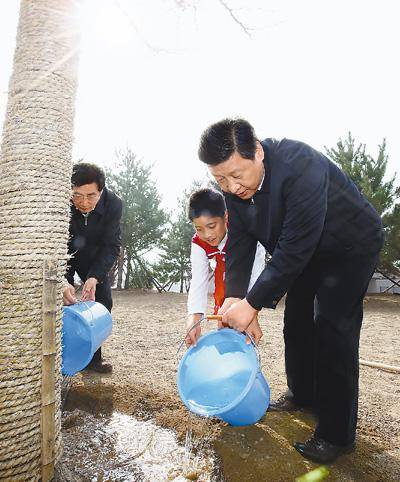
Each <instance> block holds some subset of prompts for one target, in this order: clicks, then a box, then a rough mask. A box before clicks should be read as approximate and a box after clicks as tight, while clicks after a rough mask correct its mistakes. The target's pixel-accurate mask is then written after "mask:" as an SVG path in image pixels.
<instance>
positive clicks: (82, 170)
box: [71, 162, 106, 191]
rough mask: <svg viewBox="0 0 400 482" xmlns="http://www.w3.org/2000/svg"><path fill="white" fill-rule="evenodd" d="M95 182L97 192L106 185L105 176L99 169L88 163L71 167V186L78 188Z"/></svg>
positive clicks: (80, 163) (79, 163)
mask: <svg viewBox="0 0 400 482" xmlns="http://www.w3.org/2000/svg"><path fill="white" fill-rule="evenodd" d="M92 182H95V183H96V184H97V187H98V189H99V191H102V190H103V188H104V186H105V185H106V176H105V174H104V171H103V169H102V168H101V167H99V166H96V164H90V163H88V162H78V163H77V164H74V166H73V167H72V176H71V184H72V185H73V186H76V187H79V186H84V185H85V184H92Z"/></svg>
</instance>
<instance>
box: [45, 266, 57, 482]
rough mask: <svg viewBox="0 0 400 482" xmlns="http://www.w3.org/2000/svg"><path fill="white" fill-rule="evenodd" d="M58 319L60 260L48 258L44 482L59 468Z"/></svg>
mask: <svg viewBox="0 0 400 482" xmlns="http://www.w3.org/2000/svg"><path fill="white" fill-rule="evenodd" d="M56 316H57V259H56V258H46V259H45V260H44V266H43V295H42V416H41V436H42V481H43V482H49V481H50V480H52V479H53V478H54V464H55V449H54V446H55V439H56V427H55V415H56V414H55V401H56V394H55V378H56V374H55V360H56V351H57V347H56Z"/></svg>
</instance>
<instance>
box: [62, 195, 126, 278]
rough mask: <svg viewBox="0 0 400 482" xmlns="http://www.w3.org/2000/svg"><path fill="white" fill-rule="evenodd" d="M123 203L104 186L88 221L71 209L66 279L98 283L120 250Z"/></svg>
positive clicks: (104, 276) (78, 212)
mask: <svg viewBox="0 0 400 482" xmlns="http://www.w3.org/2000/svg"><path fill="white" fill-rule="evenodd" d="M121 215H122V201H121V199H120V198H119V197H118V196H117V195H116V194H114V193H113V192H112V191H110V190H109V189H107V188H106V187H105V188H104V189H103V192H102V194H101V197H100V199H99V201H98V203H97V205H96V207H95V209H94V210H93V211H92V212H91V213H90V214H89V216H88V217H87V219H85V217H84V216H83V215H82V214H81V213H80V211H78V210H77V209H76V208H75V206H73V205H72V206H71V220H70V224H69V242H68V253H69V254H70V255H71V256H72V257H71V258H70V260H69V262H68V269H67V280H68V282H69V283H70V284H72V285H73V280H74V273H75V272H76V273H78V275H79V277H80V278H81V280H82V281H86V280H87V279H88V278H92V277H93V278H96V279H97V280H98V281H99V282H100V283H102V282H103V281H105V280H106V277H107V274H108V272H109V271H110V269H111V268H112V266H113V264H114V262H115V260H116V259H117V257H118V255H119V251H120V248H121Z"/></svg>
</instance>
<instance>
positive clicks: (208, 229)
mask: <svg viewBox="0 0 400 482" xmlns="http://www.w3.org/2000/svg"><path fill="white" fill-rule="evenodd" d="M227 222H228V214H227V213H225V215H224V216H223V217H221V216H215V217H212V216H199V217H198V218H194V219H193V227H194V229H195V230H196V233H197V234H198V236H199V238H200V239H201V240H202V241H206V243H208V244H210V245H211V246H218V245H219V243H220V242H221V241H222V240H223V239H224V237H225V234H226V230H227V227H228V226H227Z"/></svg>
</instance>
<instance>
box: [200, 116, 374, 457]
mask: <svg viewBox="0 0 400 482" xmlns="http://www.w3.org/2000/svg"><path fill="white" fill-rule="evenodd" d="M199 157H200V159H201V160H202V161H203V162H205V163H206V164H207V165H208V168H209V170H210V172H211V173H212V174H213V176H214V177H215V179H216V181H217V182H218V184H219V185H220V186H221V188H222V190H223V191H224V192H225V197H226V204H227V208H228V214H229V241H228V246H227V257H226V297H227V299H226V301H225V303H224V305H223V306H222V308H221V310H220V313H222V314H223V319H222V322H223V323H226V324H229V325H230V326H232V327H233V328H235V329H238V330H240V331H243V330H245V329H246V328H247V326H248V325H249V324H250V322H251V321H252V320H253V318H254V316H255V314H256V313H257V312H258V311H259V310H261V309H262V308H263V307H268V308H275V307H276V305H277V303H278V302H279V300H280V299H281V298H282V297H283V295H284V294H285V293H286V294H287V296H286V305H285V315H284V339H285V362H286V375H287V383H288V387H289V391H288V392H287V394H286V395H285V396H284V397H281V399H280V401H279V402H278V403H277V404H275V408H276V409H279V408H282V409H293V408H299V407H305V406H313V408H314V410H315V411H316V413H317V415H318V424H317V427H316V430H315V433H314V436H313V437H312V438H311V439H309V440H307V441H306V442H305V443H299V442H297V443H295V447H296V449H297V450H298V451H299V452H300V453H301V454H302V455H303V456H305V457H307V458H310V459H312V460H314V461H316V462H320V463H329V462H332V461H333V460H335V459H336V457H337V456H339V455H340V454H342V453H347V452H350V451H351V450H353V448H354V442H355V430H356V423H357V408H358V405H357V403H358V369H359V364H358V346H359V337H360V328H361V323H362V317H363V297H364V294H365V292H366V290H367V287H368V283H369V280H370V278H371V277H372V274H373V272H374V269H375V267H376V264H377V261H378V253H379V251H380V249H381V247H382V242H383V234H382V224H381V219H380V218H379V216H378V214H377V213H376V211H375V210H374V208H373V207H372V206H371V204H370V203H369V202H368V201H367V200H366V199H365V198H364V197H363V196H362V194H361V193H360V192H359V190H358V189H357V187H356V186H355V184H354V183H353V182H352V181H351V180H350V179H349V178H348V177H347V176H346V175H345V174H344V173H343V172H342V171H341V170H340V169H339V168H338V167H337V166H336V165H335V164H333V163H332V162H331V161H330V160H329V159H327V158H326V157H325V156H324V155H323V154H321V153H320V152H318V151H316V150H314V149H312V148H311V147H309V146H307V145H306V144H304V143H302V142H297V141H293V140H289V139H283V140H281V141H276V140H274V139H266V140H264V141H262V142H260V141H258V140H257V138H256V136H255V134H254V130H253V128H252V126H251V125H250V124H249V123H248V122H247V121H244V120H241V119H226V120H223V121H221V122H218V123H216V124H214V125H212V126H210V127H209V128H208V129H207V130H206V131H205V132H204V133H203V135H202V138H201V142H200V148H199ZM257 241H259V242H261V243H262V244H263V245H264V246H265V248H266V249H267V250H268V252H269V253H270V254H271V259H270V261H269V262H268V263H267V265H266V267H265V269H264V271H263V272H262V273H261V275H260V276H259V278H258V280H257V281H256V283H255V284H254V286H253V288H252V289H251V290H250V292H249V293H248V294H247V295H246V287H247V286H248V282H249V277H250V271H251V266H252V262H253V257H254V252H255V249H256V244H257Z"/></svg>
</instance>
